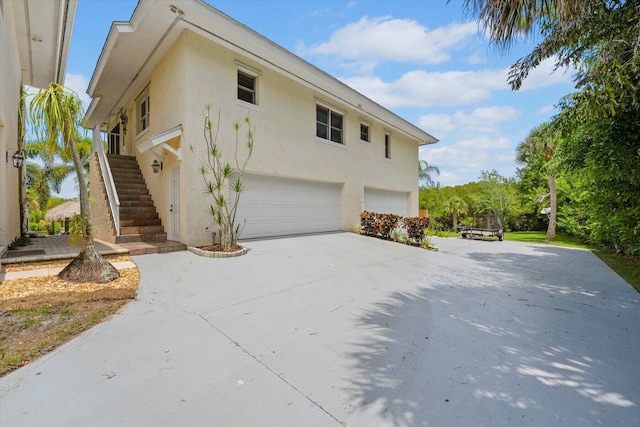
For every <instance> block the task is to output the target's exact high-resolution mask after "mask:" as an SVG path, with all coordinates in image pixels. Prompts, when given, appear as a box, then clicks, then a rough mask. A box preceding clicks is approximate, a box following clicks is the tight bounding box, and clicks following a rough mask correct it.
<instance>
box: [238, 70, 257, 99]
mask: <svg viewBox="0 0 640 427" xmlns="http://www.w3.org/2000/svg"><path fill="white" fill-rule="evenodd" d="M238 99H239V100H241V101H244V102H248V103H250V104H257V103H258V100H257V97H256V76H252V75H250V74H247V73H245V72H243V71H240V70H238Z"/></svg>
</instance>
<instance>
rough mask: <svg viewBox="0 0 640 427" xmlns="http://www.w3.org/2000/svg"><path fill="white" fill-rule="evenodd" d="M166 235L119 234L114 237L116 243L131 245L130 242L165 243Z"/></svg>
mask: <svg viewBox="0 0 640 427" xmlns="http://www.w3.org/2000/svg"><path fill="white" fill-rule="evenodd" d="M166 241H167V233H156V234H121V235H119V236H116V243H117V244H121V243H132V242H155V243H160V242H166Z"/></svg>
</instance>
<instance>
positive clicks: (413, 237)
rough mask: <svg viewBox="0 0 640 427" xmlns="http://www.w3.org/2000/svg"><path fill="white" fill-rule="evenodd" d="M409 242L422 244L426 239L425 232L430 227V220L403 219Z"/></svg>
mask: <svg viewBox="0 0 640 427" xmlns="http://www.w3.org/2000/svg"><path fill="white" fill-rule="evenodd" d="M402 223H403V224H404V229H405V230H406V231H407V236H408V237H409V240H410V241H412V242H415V243H418V244H420V243H421V242H422V240H424V238H425V234H424V230H426V229H427V227H429V218H417V217H413V218H402Z"/></svg>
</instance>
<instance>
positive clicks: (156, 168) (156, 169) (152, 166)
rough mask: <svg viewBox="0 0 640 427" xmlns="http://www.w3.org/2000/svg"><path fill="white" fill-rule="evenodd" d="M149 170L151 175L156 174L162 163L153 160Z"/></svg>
mask: <svg viewBox="0 0 640 427" xmlns="http://www.w3.org/2000/svg"><path fill="white" fill-rule="evenodd" d="M151 169H153V173H158V172H160V171H161V170H162V162H158V159H154V160H153V163H151Z"/></svg>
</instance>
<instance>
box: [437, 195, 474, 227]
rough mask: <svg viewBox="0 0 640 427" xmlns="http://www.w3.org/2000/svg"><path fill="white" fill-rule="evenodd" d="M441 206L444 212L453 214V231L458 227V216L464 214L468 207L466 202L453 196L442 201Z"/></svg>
mask: <svg viewBox="0 0 640 427" xmlns="http://www.w3.org/2000/svg"><path fill="white" fill-rule="evenodd" d="M443 208H444V211H445V213H446V214H448V215H452V216H453V231H456V230H457V229H458V217H459V216H460V215H464V214H466V213H467V211H468V209H469V206H468V205H467V202H465V201H464V200H462V199H461V198H460V197H458V196H453V197H450V198H449V199H447V201H446V202H444V205H443Z"/></svg>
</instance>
